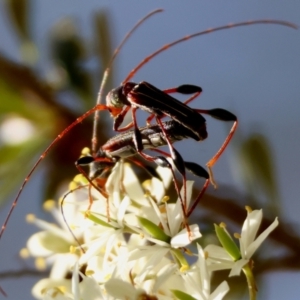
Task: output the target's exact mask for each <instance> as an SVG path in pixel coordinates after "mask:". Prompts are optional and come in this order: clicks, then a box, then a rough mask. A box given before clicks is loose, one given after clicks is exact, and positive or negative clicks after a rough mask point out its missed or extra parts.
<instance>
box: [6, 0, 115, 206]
mask: <svg viewBox="0 0 300 300" xmlns="http://www.w3.org/2000/svg"><path fill="white" fill-rule="evenodd" d="M28 5H29V1H18V0H17V1H13V0H9V1H7V2H6V8H7V12H8V15H9V16H10V20H11V24H12V26H13V28H14V29H15V32H16V34H17V36H18V37H19V44H20V56H21V58H22V60H23V63H22V64H21V63H17V62H14V61H12V60H11V59H9V58H8V55H5V54H4V53H0V97H1V101H0V126H1V122H4V121H5V120H6V119H7V118H12V117H22V118H25V119H28V120H30V122H31V123H32V124H33V125H34V127H35V129H36V131H35V135H34V137H32V138H31V139H30V140H28V141H26V142H23V143H20V144H16V145H8V144H5V143H1V141H0V154H1V157H0V188H1V194H0V201H1V202H3V201H5V200H7V198H8V196H9V195H10V194H11V193H12V191H13V190H14V189H15V188H16V186H18V185H20V182H22V180H24V178H25V177H26V174H27V173H28V171H29V170H30V169H31V168H32V166H33V164H34V162H35V161H36V160H37V158H38V156H39V155H40V154H41V153H42V152H43V151H44V149H45V148H46V147H47V145H49V143H50V142H51V141H53V139H54V138H55V137H56V136H57V135H58V134H59V133H60V132H61V131H62V130H63V129H65V128H66V127H67V126H68V125H69V124H71V123H72V122H73V121H75V120H76V118H77V117H78V116H79V115H81V114H83V113H84V112H85V111H86V110H88V109H89V108H91V107H92V106H93V105H94V104H95V94H96V90H97V89H98V88H99V82H100V76H97V74H96V75H95V74H91V72H90V71H89V70H87V67H86V66H85V64H86V62H88V61H89V60H91V59H93V60H95V61H98V62H99V65H100V66H102V69H103V68H104V66H106V65H107V63H108V52H110V49H111V48H110V40H111V39H110V33H109V30H108V29H109V18H108V16H107V14H106V13H105V12H95V13H94V22H92V25H93V30H94V39H93V41H92V42H90V41H86V40H85V39H84V38H83V37H82V36H80V35H79V34H78V31H79V30H78V28H77V27H76V25H75V22H74V21H73V20H72V19H70V18H64V19H62V20H61V21H60V22H58V23H57V24H55V26H54V28H53V29H52V30H51V32H50V33H49V39H48V40H46V41H45V43H46V46H49V50H50V51H49V52H50V53H51V57H49V58H48V59H49V62H50V63H49V65H50V66H51V67H49V69H48V70H46V71H45V73H44V74H40V68H39V67H40V66H39V64H41V63H44V62H40V61H39V60H38V49H37V47H36V46H35V44H34V41H31V39H30V24H29V20H30V21H31V23H33V18H32V16H30V15H29V12H30V10H29V9H28ZM29 41H30V43H32V44H33V45H34V47H35V48H36V49H37V51H36V52H34V53H35V54H36V55H37V57H36V59H32V56H31V57H30V58H29V60H30V61H28V55H24V47H23V46H24V44H27V45H28V43H29ZM25 48H26V47H25ZM27 50H28V49H27ZM33 61H35V64H34V65H32V63H33ZM100 68H101V67H100ZM38 70H39V71H38ZM102 72H103V70H102ZM102 72H101V74H102ZM99 75H100V74H99ZM96 80H97V81H96ZM69 99H70V101H71V103H72V104H71V105H70V107H68V106H67V105H66V103H64V102H67V101H68V100H69ZM70 101H69V102H70ZM99 126H101V131H99V132H100V136H98V139H99V144H100V143H103V142H104V141H106V140H107V139H108V136H107V130H106V129H107V127H106V124H105V123H103V121H101V119H100V122H99ZM13 130H14V129H13V128H12V133H13ZM91 137H92V119H88V120H85V121H84V122H83V123H82V124H79V125H78V126H76V127H75V128H74V129H72V132H71V133H70V134H67V135H66V136H65V137H64V138H63V139H62V140H61V141H59V142H58V143H57V145H55V147H54V148H53V150H52V151H50V152H49V155H48V157H47V158H46V160H45V163H43V165H44V167H45V169H46V171H45V173H46V174H45V178H47V180H45V181H44V185H45V187H44V191H45V195H44V199H47V198H52V197H53V196H54V194H55V191H56V190H57V187H58V185H59V184H61V183H62V182H64V181H69V180H70V178H72V177H73V176H74V175H75V174H76V173H77V172H76V168H75V166H74V162H75V161H76V160H77V159H78V157H79V155H80V153H81V150H82V149H83V147H86V146H90V143H91V142H90V141H91ZM20 166H22V167H21V168H20Z"/></svg>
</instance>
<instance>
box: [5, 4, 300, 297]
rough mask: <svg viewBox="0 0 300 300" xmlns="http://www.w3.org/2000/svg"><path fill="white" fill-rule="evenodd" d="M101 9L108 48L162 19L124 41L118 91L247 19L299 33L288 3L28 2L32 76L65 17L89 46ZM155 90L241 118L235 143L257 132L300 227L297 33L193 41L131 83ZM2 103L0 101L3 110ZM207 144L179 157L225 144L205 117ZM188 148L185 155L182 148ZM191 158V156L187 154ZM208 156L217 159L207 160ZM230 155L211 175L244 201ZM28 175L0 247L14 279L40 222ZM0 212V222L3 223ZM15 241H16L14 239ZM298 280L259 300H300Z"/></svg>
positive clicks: (203, 155)
mask: <svg viewBox="0 0 300 300" xmlns="http://www.w3.org/2000/svg"><path fill="white" fill-rule="evenodd" d="M103 8H105V9H106V10H107V12H108V13H109V14H110V16H111V20H112V24H111V25H112V28H111V32H112V33H113V45H114V47H115V46H116V45H118V44H119V42H120V41H121V39H122V38H123V37H124V35H125V34H126V33H127V32H128V30H129V29H131V28H132V26H133V25H134V24H135V23H136V22H137V21H138V20H139V19H140V18H141V17H143V16H144V15H146V14H147V13H148V12H150V11H152V10H153V9H155V8H163V9H164V10H165V12H163V13H160V14H157V15H156V16H154V17H152V19H150V20H148V21H147V22H146V23H145V24H144V25H143V26H142V27H141V28H140V29H139V30H138V31H137V32H136V33H135V34H134V36H132V38H131V39H130V40H129V42H128V43H127V44H126V46H125V47H124V49H123V50H122V52H121V53H120V55H119V57H118V59H117V61H116V64H115V79H116V82H115V85H117V84H119V82H121V81H122V80H123V79H124V78H125V76H126V75H127V73H128V72H129V71H130V70H131V69H132V68H133V67H134V66H135V65H136V64H137V63H138V62H140V61H141V60H142V59H143V58H144V57H145V56H146V55H147V54H150V53H151V52H153V51H154V50H156V49H157V48H159V47H160V46H161V45H163V44H166V43H168V42H171V41H173V40H175V39H177V38H179V37H182V36H184V35H188V34H192V33H195V32H197V31H200V30H203V29H206V28H209V27H215V26H219V25H224V24H228V23H233V22H238V21H245V20H253V19H261V18H263V19H265V18H272V19H282V20H287V21H290V22H294V23H296V24H298V25H300V2H299V1H298V0H294V1H293V0H290V1H263V2H262V1H248V2H245V1H226V2H225V1H188V2H183V1H182V2H181V1H171V0H170V1H163V2H161V1H147V2H146V1H131V0H129V1H94V0H89V1H74V0H64V1H59V2H58V1H50V0H43V1H38V0H35V1H32V10H33V13H32V17H33V19H32V20H31V25H32V32H33V36H34V39H35V42H36V43H37V46H38V48H39V49H40V53H41V57H40V64H39V68H40V69H41V71H42V70H43V69H44V70H45V69H46V68H47V67H48V66H47V65H43V61H44V60H45V59H47V58H48V56H49V53H47V44H46V37H47V35H48V33H49V29H50V28H51V27H52V26H53V24H55V23H56V22H57V21H58V20H60V19H61V18H63V17H65V16H71V17H73V18H75V20H76V21H77V24H78V28H79V29H80V31H81V33H83V34H84V35H85V36H86V37H87V39H88V38H90V39H91V38H92V24H91V20H92V14H93V12H94V11H95V10H99V9H103ZM13 36H15V35H14V33H13V32H12V31H11V27H10V25H9V24H8V20H7V18H6V16H5V14H4V7H3V2H1V3H0V41H1V42H0V51H1V52H2V53H4V54H6V55H7V56H9V57H11V58H12V59H15V60H17V59H18V57H19V51H18V48H19V43H18V40H17V39H14V38H12V37H13ZM134 80H135V81H137V82H138V81H141V80H146V81H149V82H151V83H152V84H153V85H155V86H157V87H158V88H161V89H164V88H168V87H173V86H178V85H180V84H183V83H190V84H195V85H199V86H201V87H202V88H203V94H202V95H201V97H200V98H199V99H197V100H196V101H194V102H193V104H191V106H192V107H199V108H214V107H222V108H225V109H227V110H230V111H232V112H233V113H235V114H236V115H237V116H238V118H239V122H240V123H239V128H238V134H239V135H241V136H242V135H246V134H247V133H250V132H253V131H255V132H260V133H262V134H265V135H266V136H268V138H269V142H270V145H271V147H272V151H273V156H274V159H275V168H276V170H277V180H278V184H279V191H280V199H281V201H282V202H281V203H282V209H283V212H282V213H283V215H284V216H285V217H286V218H287V219H288V220H289V221H290V222H291V223H294V224H296V226H297V227H295V229H296V230H297V228H298V226H299V213H300V205H299V178H300V176H299V175H300V160H299V153H300V130H299V125H300V121H299V112H300V95H299V84H300V31H299V30H298V31H295V30H292V29H289V28H285V27H282V26H273V25H255V26H249V27H243V28H237V29H231V30H227V31H221V32H218V33H213V34H210V35H207V36H203V37H199V38H195V39H193V40H190V41H188V42H186V43H183V44H180V45H178V46H176V47H175V48H172V49H170V50H169V51H167V52H165V53H163V54H162V55H160V56H159V57H157V58H155V59H154V60H153V61H151V62H150V63H149V64H147V66H145V67H144V68H143V69H142V70H141V71H139V72H138V74H137V75H136V76H135V78H134ZM1 101H2V100H1ZM206 119H207V126H208V132H209V138H208V139H207V140H206V141H205V142H203V143H202V144H201V145H199V144H197V143H193V142H189V144H184V143H182V144H178V145H177V146H176V148H177V149H178V150H179V151H180V152H181V153H182V154H183V156H184V157H188V159H189V160H190V161H195V162H198V163H201V164H203V165H204V164H205V162H206V161H208V160H209V159H210V157H211V154H212V153H213V151H217V149H218V147H219V146H220V144H221V143H222V141H223V140H224V138H225V136H226V132H227V131H228V130H229V128H230V126H228V124H225V125H224V124H223V123H222V122H218V121H215V120H213V119H211V118H209V117H207V118H206ZM187 145H188V146H187ZM187 149H188V152H187ZM212 149H215V150H212ZM234 162H235V155H234V151H233V147H229V148H228V149H227V150H226V153H225V154H224V156H222V158H221V159H220V161H219V162H218V163H217V165H216V166H215V168H214V172H215V177H216V180H217V181H218V183H219V184H220V185H222V184H227V185H231V186H234V187H235V188H237V189H238V190H241V191H243V186H242V182H241V180H240V177H239V175H238V172H237V171H236V166H235V164H234ZM41 172H42V171H38V172H36V174H35V177H34V178H33V180H32V182H31V183H30V184H29V185H28V187H27V188H26V190H25V192H24V194H23V196H22V199H21V201H20V204H19V205H18V209H17V211H16V212H15V214H14V218H13V220H12V221H11V222H10V224H9V228H8V230H7V232H5V235H4V238H3V239H2V241H1V243H0V253H1V255H0V257H1V267H0V268H1V270H7V269H18V268H19V266H20V265H22V262H21V263H20V259H18V258H17V257H18V251H19V249H20V248H21V247H23V246H24V245H25V242H26V240H27V238H28V236H29V234H30V232H31V230H33V229H32V228H30V226H29V225H28V226H27V225H26V224H25V223H23V220H24V216H25V214H27V213H29V212H34V213H37V212H38V211H39V207H38V205H37V203H40V200H38V199H39V198H38V197H39V191H38V186H39V180H40V176H39V175H41ZM5 214H6V212H5V213H3V212H1V214H0V217H1V219H4V216H5ZM16 237H17V238H16ZM34 282H35V279H24V278H21V279H15V280H10V281H4V282H3V284H2V282H0V285H1V286H2V287H3V288H4V289H5V290H6V292H7V293H8V294H9V299H31V298H32V296H31V294H30V287H31V286H32V285H33V283H34ZM299 282H300V274H299V273H295V272H294V273H292V272H291V273H279V272H278V273H274V274H272V275H268V276H266V277H265V279H264V289H263V291H262V293H261V294H260V295H259V299H266V300H268V299H283V297H285V298H286V299H298V297H299V296H298V297H297V296H296V295H300V287H299Z"/></svg>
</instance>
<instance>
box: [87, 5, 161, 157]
mask: <svg viewBox="0 0 300 300" xmlns="http://www.w3.org/2000/svg"><path fill="white" fill-rule="evenodd" d="M162 11H163V9H156V10H154V11H152V12H150V13H148V14H147V15H146V16H145V17H143V18H142V19H141V20H139V21H138V22H137V23H136V24H135V25H134V27H133V28H132V29H131V30H130V31H129V32H128V33H127V34H126V36H125V37H124V39H123V40H122V42H121V43H120V44H119V46H118V47H117V48H116V49H115V51H114V54H113V56H112V57H111V59H110V61H109V63H108V66H107V68H106V69H105V71H104V74H103V77H102V80H101V84H100V88H99V92H98V96H97V103H96V104H100V103H101V100H102V94H103V90H104V87H105V84H106V82H107V78H108V75H109V73H110V70H111V67H112V64H113V62H114V60H115V58H116V56H117V55H118V53H119V52H120V50H121V49H122V47H123V45H124V44H125V43H126V42H127V40H128V39H129V37H130V36H131V35H132V33H133V32H134V31H135V30H136V29H137V28H138V27H140V25H141V24H142V23H144V22H145V21H146V20H147V19H148V18H150V17H151V16H153V15H154V14H156V13H159V12H162ZM98 119H99V112H97V111H96V112H95V115H94V125H93V136H92V153H96V151H97V124H98Z"/></svg>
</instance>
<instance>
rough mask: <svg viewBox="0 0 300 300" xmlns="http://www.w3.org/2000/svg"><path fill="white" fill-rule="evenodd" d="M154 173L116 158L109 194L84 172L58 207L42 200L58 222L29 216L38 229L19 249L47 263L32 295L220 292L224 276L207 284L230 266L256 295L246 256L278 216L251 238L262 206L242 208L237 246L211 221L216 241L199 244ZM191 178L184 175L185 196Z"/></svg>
mask: <svg viewBox="0 0 300 300" xmlns="http://www.w3.org/2000/svg"><path fill="white" fill-rule="evenodd" d="M157 173H158V174H159V175H160V176H159V177H160V178H161V179H158V178H156V177H153V178H152V179H151V180H147V181H146V182H143V183H142V184H140V182H139V180H138V178H137V177H136V175H135V173H134V172H133V170H132V169H131V168H130V166H129V165H128V164H124V163H122V162H120V163H118V164H116V166H115V168H114V169H113V171H112V174H111V175H110V176H109V177H108V180H107V182H106V186H105V187H106V192H107V195H108V199H107V198H105V197H103V196H102V195H101V194H100V193H99V191H97V190H95V189H94V188H91V186H90V185H88V182H87V181H86V180H85V179H84V178H79V179H78V178H77V180H76V187H75V188H74V186H72V188H71V189H72V192H70V193H68V194H67V195H66V196H65V197H64V199H63V203H61V204H60V206H61V208H62V209H60V208H57V207H56V206H55V205H54V204H53V202H48V203H47V208H48V210H49V211H50V212H51V213H52V214H53V217H54V218H55V219H56V221H57V223H58V224H59V225H60V226H57V225H54V224H50V223H47V222H45V221H42V220H39V219H37V218H35V217H34V216H32V215H31V216H28V220H29V221H30V222H32V223H35V224H36V225H37V226H38V227H40V228H41V229H42V231H40V232H38V233H36V234H34V235H33V236H31V237H30V239H29V240H28V243H27V250H26V251H27V252H29V254H30V255H31V256H33V257H35V258H36V262H37V266H38V267H42V266H45V265H50V266H51V272H50V276H49V278H45V279H42V280H40V281H39V282H37V283H36V285H35V286H34V287H33V290H32V293H33V295H34V297H36V298H37V299H45V300H50V299H57V300H73V299H74V300H80V299H89V300H96V299H97V300H98V299H107V300H109V299H130V300H131V299H132V300H135V299H223V297H224V296H225V295H226V294H227V293H228V291H229V286H228V284H227V282H226V281H223V282H222V283H221V284H220V285H219V286H218V287H217V288H216V289H215V290H214V291H212V290H211V277H212V275H213V273H214V272H216V271H218V270H224V269H229V270H231V271H230V275H229V276H234V275H239V274H240V272H241V270H243V272H244V274H245V275H246V278H247V281H248V286H249V291H250V290H251V291H250V294H251V295H252V296H253V295H254V298H253V297H252V296H251V297H252V299H255V290H256V287H255V282H254V277H253V274H252V268H251V266H252V261H251V257H252V255H253V254H254V252H255V251H256V250H257V248H258V247H259V246H260V245H261V243H262V242H263V241H264V239H265V238H266V237H267V236H268V235H269V233H270V232H271V231H272V230H273V229H274V228H275V227H276V226H277V225H278V221H277V219H276V220H275V221H274V222H273V224H272V225H271V226H270V227H269V228H268V229H267V230H265V231H264V232H263V233H262V234H260V235H259V236H258V237H257V238H256V235H257V231H258V227H259V225H260V222H261V219H262V211H261V210H255V211H251V209H250V208H247V212H248V215H247V218H246V220H245V222H244V225H243V227H242V231H241V234H240V235H239V236H238V239H239V243H240V247H238V246H237V245H236V243H235V242H234V240H233V239H232V237H231V235H230V234H229V233H228V232H227V230H226V228H225V226H224V224H221V225H220V226H219V225H215V230H216V234H217V237H218V239H219V241H220V244H221V246H217V245H208V246H206V247H205V248H204V249H202V247H201V246H200V245H199V244H198V243H197V242H198V241H199V240H200V241H201V233H200V229H199V226H198V225H197V224H191V225H189V228H188V229H187V228H186V226H183V224H184V223H185V222H184V216H183V213H182V209H181V205H180V201H176V202H174V203H171V201H167V198H168V197H167V196H166V188H167V187H168V185H169V184H170V183H171V182H172V175H171V172H170V171H169V170H168V169H167V168H158V169H157ZM73 185H74V183H73ZM192 185H193V183H192V182H187V200H188V202H190V200H191V194H192ZM91 201H92V202H93V203H92V205H91V208H90V210H89V211H88V212H86V211H85V210H86V208H87V207H88V205H89V202H91ZM188 205H189V203H188ZM61 210H63V213H61ZM192 245H194V246H193V247H190V246H192ZM195 245H196V246H195ZM24 251H25V250H23V252H24ZM26 251H25V252H26ZM188 257H190V259H188ZM190 261H192V262H190Z"/></svg>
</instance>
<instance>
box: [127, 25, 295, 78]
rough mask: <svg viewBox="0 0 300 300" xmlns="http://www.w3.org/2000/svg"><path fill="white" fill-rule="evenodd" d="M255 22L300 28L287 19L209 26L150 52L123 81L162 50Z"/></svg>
mask: <svg viewBox="0 0 300 300" xmlns="http://www.w3.org/2000/svg"><path fill="white" fill-rule="evenodd" d="M254 24H277V25H282V26H287V27H291V28H293V29H298V26H297V25H295V24H293V23H290V22H287V21H281V20H254V21H245V22H240V23H232V24H227V25H223V26H219V27H214V28H209V29H206V30H204V31H200V32H196V33H194V34H191V35H187V36H184V37H182V38H180V39H178V40H176V41H174V42H172V43H169V44H166V45H164V46H163V47H161V48H160V49H158V50H156V51H155V52H153V53H152V54H150V55H149V56H147V57H146V58H144V59H143V60H142V61H141V62H140V63H139V64H138V65H137V66H136V67H135V68H134V69H133V70H132V71H131V72H130V73H129V74H128V76H127V77H126V78H125V79H124V81H123V82H122V84H124V83H125V82H127V81H129V80H130V79H131V78H132V77H133V76H134V75H135V73H136V72H137V71H138V70H139V69H141V68H142V67H143V66H144V65H145V64H146V63H147V62H149V61H150V60H151V59H152V58H154V57H155V56H157V55H158V54H160V53H161V52H163V51H165V50H167V49H169V48H171V47H173V46H175V45H177V44H179V43H181V42H184V41H187V40H189V39H192V38H194V37H197V36H200V35H205V34H209V33H212V32H216V31H220V30H225V29H230V28H234V27H240V26H248V25H254Z"/></svg>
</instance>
